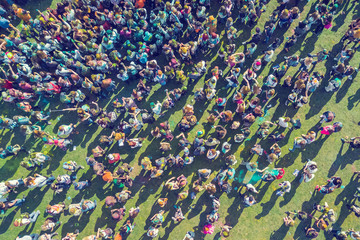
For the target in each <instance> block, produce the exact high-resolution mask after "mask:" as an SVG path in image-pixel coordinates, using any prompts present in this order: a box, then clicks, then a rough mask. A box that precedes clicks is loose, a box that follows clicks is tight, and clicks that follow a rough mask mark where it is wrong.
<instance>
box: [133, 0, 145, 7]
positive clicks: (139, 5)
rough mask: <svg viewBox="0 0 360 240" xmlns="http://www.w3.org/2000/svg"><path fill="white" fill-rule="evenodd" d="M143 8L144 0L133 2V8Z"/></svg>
mask: <svg viewBox="0 0 360 240" xmlns="http://www.w3.org/2000/svg"><path fill="white" fill-rule="evenodd" d="M144 6H145V0H137V1H136V2H135V8H143V7H144Z"/></svg>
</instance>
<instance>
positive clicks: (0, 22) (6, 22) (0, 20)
mask: <svg viewBox="0 0 360 240" xmlns="http://www.w3.org/2000/svg"><path fill="white" fill-rule="evenodd" d="M9 26H10V22H9V20H7V19H5V18H0V27H2V28H5V29H6V28H8V27H9Z"/></svg>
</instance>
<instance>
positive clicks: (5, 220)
mask: <svg viewBox="0 0 360 240" xmlns="http://www.w3.org/2000/svg"><path fill="white" fill-rule="evenodd" d="M18 210H19V209H18V208H16V209H14V210H12V212H11V213H9V214H8V215H7V216H5V217H1V218H2V221H1V225H0V234H4V233H6V232H7V230H8V229H9V227H10V225H11V224H12V222H13V219H14V217H15V214H16V212H17V211H18Z"/></svg>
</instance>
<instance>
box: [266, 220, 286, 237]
mask: <svg viewBox="0 0 360 240" xmlns="http://www.w3.org/2000/svg"><path fill="white" fill-rule="evenodd" d="M288 231H289V227H287V226H285V223H283V224H282V225H281V227H280V228H279V229H278V230H276V231H273V232H272V233H271V235H270V240H279V239H285V237H286V235H287V233H288Z"/></svg>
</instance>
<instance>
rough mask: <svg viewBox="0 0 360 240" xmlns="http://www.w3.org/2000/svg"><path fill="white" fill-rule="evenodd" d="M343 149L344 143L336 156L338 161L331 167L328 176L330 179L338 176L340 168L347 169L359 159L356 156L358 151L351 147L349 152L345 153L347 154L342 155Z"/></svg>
mask: <svg viewBox="0 0 360 240" xmlns="http://www.w3.org/2000/svg"><path fill="white" fill-rule="evenodd" d="M343 147H344V143H342V144H341V147H340V149H339V152H338V154H337V155H336V159H335V161H334V162H333V163H332V165H331V167H330V169H329V171H328V175H327V176H328V177H332V176H334V175H335V174H336V172H337V171H338V170H339V168H340V169H344V168H345V167H346V165H348V164H353V163H354V162H355V161H356V160H358V159H359V158H357V157H356V155H355V154H354V152H355V151H356V149H355V150H354V149H353V148H351V147H349V148H348V150H347V151H346V152H345V154H343V155H341V154H342V150H343Z"/></svg>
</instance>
